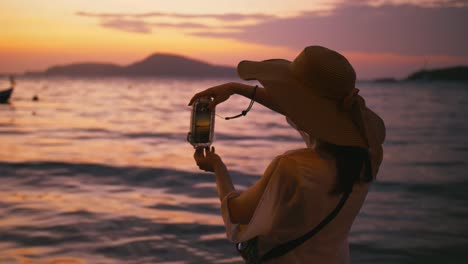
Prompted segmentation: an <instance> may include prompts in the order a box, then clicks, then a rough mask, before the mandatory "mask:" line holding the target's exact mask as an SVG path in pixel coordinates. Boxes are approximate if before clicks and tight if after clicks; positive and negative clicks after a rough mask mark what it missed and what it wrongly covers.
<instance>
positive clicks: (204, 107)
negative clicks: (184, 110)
mask: <svg viewBox="0 0 468 264" xmlns="http://www.w3.org/2000/svg"><path fill="white" fill-rule="evenodd" d="M210 125H211V111H210V110H209V109H208V104H206V103H198V104H197V109H196V113H195V135H194V140H195V142H196V143H206V142H209V141H210Z"/></svg>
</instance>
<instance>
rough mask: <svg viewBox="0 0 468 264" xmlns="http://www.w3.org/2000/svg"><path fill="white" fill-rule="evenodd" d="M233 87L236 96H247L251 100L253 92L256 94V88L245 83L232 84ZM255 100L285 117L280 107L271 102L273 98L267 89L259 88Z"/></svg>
mask: <svg viewBox="0 0 468 264" xmlns="http://www.w3.org/2000/svg"><path fill="white" fill-rule="evenodd" d="M231 85H232V87H233V90H234V93H236V94H239V95H242V96H245V97H247V98H249V99H251V98H252V95H253V92H254V88H255V86H251V85H247V84H243V83H231ZM254 100H255V101H256V102H257V103H259V104H261V105H263V106H265V107H267V108H269V109H271V110H273V111H275V112H277V113H280V114H282V115H284V113H283V111H282V110H281V109H280V107H279V106H278V105H277V104H275V103H274V102H273V100H271V97H270V96H269V95H268V93H267V92H266V90H265V88H262V87H257V90H256V92H255V98H254Z"/></svg>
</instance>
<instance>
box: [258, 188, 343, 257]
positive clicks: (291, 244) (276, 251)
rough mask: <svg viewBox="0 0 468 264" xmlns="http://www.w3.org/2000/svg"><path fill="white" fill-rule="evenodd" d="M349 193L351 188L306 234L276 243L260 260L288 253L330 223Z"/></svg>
mask: <svg viewBox="0 0 468 264" xmlns="http://www.w3.org/2000/svg"><path fill="white" fill-rule="evenodd" d="M350 193H351V190H349V191H346V192H345V193H344V194H343V196H342V197H341V200H340V201H339V202H338V205H337V206H336V207H335V209H333V211H332V212H331V213H330V214H329V215H327V217H325V219H323V220H322V222H320V223H319V224H318V225H317V226H316V227H314V229H312V230H310V231H309V232H307V233H306V234H304V235H302V236H301V237H298V238H296V239H294V240H290V241H288V242H286V243H283V244H281V245H278V246H276V247H274V248H272V249H270V251H268V252H267V253H266V254H265V255H263V256H262V257H261V258H260V260H261V262H262V261H268V260H270V259H273V258H277V257H280V256H283V255H284V254H286V253H288V252H289V251H291V250H293V249H294V248H296V247H298V246H300V245H301V244H302V243H304V242H305V241H307V240H308V239H309V238H311V237H313V236H314V235H315V234H317V233H318V232H319V231H320V230H322V229H323V228H324V227H325V226H326V225H327V224H328V223H330V222H331V221H332V220H333V218H335V217H336V215H337V214H338V213H339V212H340V210H341V208H343V206H344V204H345V203H346V200H348V197H349V194H350Z"/></svg>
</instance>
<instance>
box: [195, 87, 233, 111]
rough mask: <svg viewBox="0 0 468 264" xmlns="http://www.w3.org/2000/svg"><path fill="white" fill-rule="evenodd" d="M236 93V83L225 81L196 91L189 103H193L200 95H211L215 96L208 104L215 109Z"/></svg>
mask: <svg viewBox="0 0 468 264" xmlns="http://www.w3.org/2000/svg"><path fill="white" fill-rule="evenodd" d="M234 93H235V83H225V84H221V85H217V86H213V87H211V88H208V89H206V90H204V91H201V92H199V93H196V94H195V95H194V96H193V97H192V99H190V102H189V104H188V105H192V104H193V103H194V102H195V100H196V99H198V98H200V97H211V98H213V101H212V102H211V103H210V104H209V105H208V107H209V108H210V109H213V108H214V107H215V106H216V105H217V104H220V103H222V102H224V101H226V100H227V99H229V97H230V96H231V95H233V94H234Z"/></svg>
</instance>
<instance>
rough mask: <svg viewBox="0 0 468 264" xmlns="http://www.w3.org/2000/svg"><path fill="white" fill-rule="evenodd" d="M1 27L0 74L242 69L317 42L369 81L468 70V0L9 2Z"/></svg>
mask: <svg viewBox="0 0 468 264" xmlns="http://www.w3.org/2000/svg"><path fill="white" fill-rule="evenodd" d="M351 3H352V4H351ZM0 25H1V30H0V32H1V38H2V40H1V41H0V73H1V72H3V73H8V72H14V73H22V72H24V71H35V70H44V69H46V68H47V67H49V66H52V65H57V64H67V63H71V62H89V61H96V62H113V63H117V64H127V63H131V62H134V61H137V60H141V59H143V58H144V57H146V56H148V55H150V54H152V53H173V54H180V55H184V56H187V57H191V58H195V59H200V60H204V61H206V62H209V63H213V64H223V65H231V66H234V65H236V64H237V62H238V61H240V60H242V59H254V60H257V59H268V58H286V59H289V60H292V59H294V57H295V56H296V55H297V54H298V53H299V52H300V51H301V50H302V48H303V47H305V46H308V45H323V46H327V47H329V48H332V49H336V50H338V51H339V52H341V53H343V54H344V55H345V56H346V57H348V59H349V60H350V61H351V63H352V64H353V65H354V66H355V68H356V71H357V73H358V78H361V79H367V78H376V77H386V76H392V77H404V76H406V75H407V74H408V73H410V72H412V71H415V70H418V69H421V68H423V67H426V68H436V67H444V66H451V65H461V64H463V65H468V48H467V47H468V34H467V29H466V26H467V25H468V1H466V0H431V1H422V0H421V1H417V0H414V1H365V0H358V1H311V0H295V1H286V0H255V1H252V0H236V1H232V0H176V1H167V0H164V1H159V0H80V1H65V0H62V1H60V0H48V1H44V0H1V1H0Z"/></svg>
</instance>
